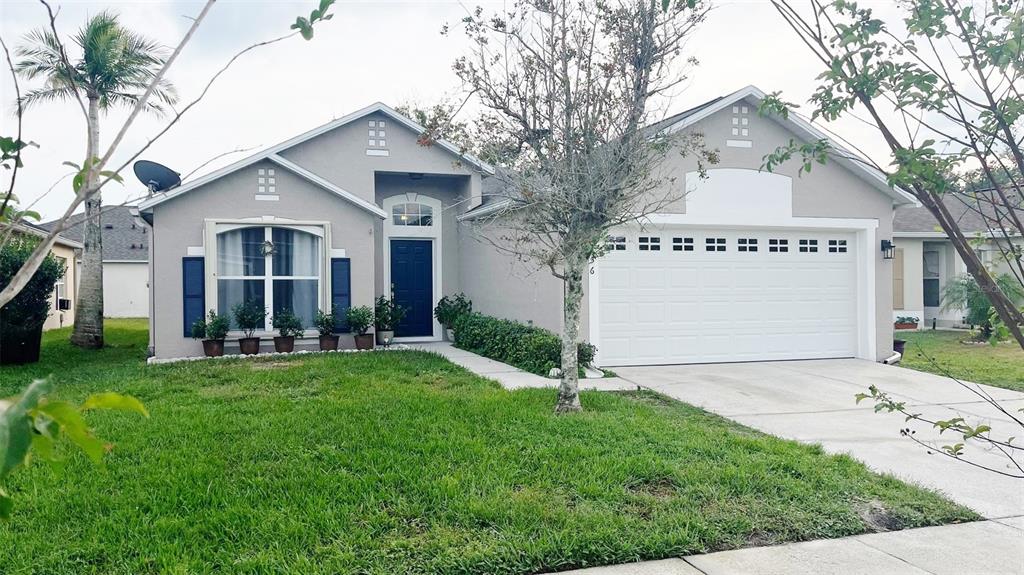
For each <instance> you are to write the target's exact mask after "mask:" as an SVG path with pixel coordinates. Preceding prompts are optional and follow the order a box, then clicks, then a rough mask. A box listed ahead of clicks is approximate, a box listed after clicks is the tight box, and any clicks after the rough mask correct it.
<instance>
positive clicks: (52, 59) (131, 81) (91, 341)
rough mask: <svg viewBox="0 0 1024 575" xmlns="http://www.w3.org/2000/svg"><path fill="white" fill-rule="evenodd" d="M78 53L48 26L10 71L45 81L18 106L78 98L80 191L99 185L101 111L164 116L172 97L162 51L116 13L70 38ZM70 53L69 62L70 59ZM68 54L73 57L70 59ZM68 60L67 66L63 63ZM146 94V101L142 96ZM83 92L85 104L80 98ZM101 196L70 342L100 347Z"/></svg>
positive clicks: (92, 207) (91, 214) (87, 224)
mask: <svg viewBox="0 0 1024 575" xmlns="http://www.w3.org/2000/svg"><path fill="white" fill-rule="evenodd" d="M72 42H73V44H74V45H75V46H76V47H77V49H78V52H79V54H78V55H77V58H74V57H72V56H69V55H68V54H67V52H66V48H65V47H66V46H67V44H66V43H62V42H60V41H59V40H58V38H57V36H56V35H55V34H54V32H52V31H51V30H47V29H38V30H33V31H32V32H29V34H28V35H27V36H26V37H25V43H24V44H22V45H21V46H19V47H18V48H17V49H16V50H15V55H16V56H17V57H18V58H19V60H18V61H17V62H16V64H15V70H16V71H17V72H18V74H20V75H21V76H22V78H24V79H26V80H30V81H32V80H37V79H42V80H43V86H42V87H40V88H36V89H33V90H29V91H27V92H26V93H25V94H24V95H23V96H22V105H24V106H25V107H32V106H36V105H39V104H43V103H47V102H77V103H78V104H79V105H80V106H83V107H84V110H83V112H84V113H85V115H86V117H87V118H88V121H87V122H86V127H87V133H86V144H85V160H84V161H83V163H82V166H85V168H84V169H83V168H82V167H80V166H78V165H75V168H76V169H78V170H81V171H82V172H83V177H78V178H76V180H75V185H76V186H77V188H79V189H81V188H84V189H86V190H93V189H96V187H97V186H96V184H97V181H98V178H100V177H101V174H100V171H98V170H96V169H92V165H93V164H94V163H96V160H97V156H98V155H99V145H100V143H99V142H100V120H101V114H102V113H106V112H107V111H108V110H110V109H112V108H115V107H128V108H130V107H132V106H135V105H137V104H140V103H141V109H142V110H144V111H147V112H154V113H158V114H161V113H163V112H164V111H165V109H166V107H167V106H172V105H173V104H174V103H175V102H176V101H177V94H176V93H175V89H174V86H173V85H171V83H170V82H169V81H168V80H167V79H166V78H164V77H159V78H158V77H157V74H158V73H159V72H160V70H161V68H162V67H163V65H164V63H165V62H166V53H167V51H166V49H165V48H163V47H162V46H160V45H159V44H157V43H156V42H154V41H152V40H150V39H148V38H146V37H144V36H142V35H140V34H137V33H136V32H133V31H131V30H129V29H127V28H125V27H124V26H122V25H121V24H120V22H119V21H118V16H117V14H115V13H113V12H109V11H103V12H100V13H99V14H96V15H94V16H92V17H91V18H89V20H88V21H87V22H86V23H85V25H84V26H83V27H82V28H81V29H80V30H79V31H78V33H77V34H75V35H74V37H73V38H72ZM70 58H73V59H70ZM69 59H70V60H69ZM66 61H68V62H69V63H70V64H71V65H70V66H68V65H65V62H66ZM147 92H148V93H149V98H146V99H145V100H144V99H143V98H142V96H143V94H146V93H147ZM83 96H84V102H83ZM102 205H103V200H102V196H101V194H100V192H99V190H98V189H96V191H95V192H92V193H89V194H88V197H87V199H86V200H85V221H84V229H83V238H82V240H83V242H82V243H83V245H84V248H83V250H82V270H81V275H80V276H79V278H80V281H79V286H78V302H77V304H76V305H75V325H74V331H73V332H72V334H71V343H73V344H74V345H77V346H80V347H85V348H99V347H103V235H102V233H101V230H102V229H103V226H102Z"/></svg>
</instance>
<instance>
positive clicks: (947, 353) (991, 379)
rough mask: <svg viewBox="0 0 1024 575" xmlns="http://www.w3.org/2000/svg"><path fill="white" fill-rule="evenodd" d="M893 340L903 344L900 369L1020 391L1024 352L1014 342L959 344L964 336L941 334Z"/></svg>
mask: <svg viewBox="0 0 1024 575" xmlns="http://www.w3.org/2000/svg"><path fill="white" fill-rule="evenodd" d="M896 337H898V338H900V339H905V340H907V347H906V349H905V350H904V351H905V352H906V353H905V354H904V356H903V360H902V361H901V362H900V365H902V366H903V367H909V368H913V369H917V370H920V371H927V372H929V373H937V374H939V375H946V374H947V373H948V374H949V375H952V376H954V377H956V378H959V379H964V380H967V381H973V382H975V383H985V384H988V385H994V386H996V387H1005V388H1006V389H1014V390H1017V391H1024V351H1022V350H1021V349H1020V347H1019V346H1018V345H1017V344H1016V343H1015V342H1009V343H1000V344H998V345H995V346H993V345H987V344H986V345H977V344H963V343H960V342H961V341H964V340H967V339H969V338H970V335H969V333H968V332H964V331H941V330H937V331H930V330H929V331H900V332H897V333H896ZM933 360H934V361H933Z"/></svg>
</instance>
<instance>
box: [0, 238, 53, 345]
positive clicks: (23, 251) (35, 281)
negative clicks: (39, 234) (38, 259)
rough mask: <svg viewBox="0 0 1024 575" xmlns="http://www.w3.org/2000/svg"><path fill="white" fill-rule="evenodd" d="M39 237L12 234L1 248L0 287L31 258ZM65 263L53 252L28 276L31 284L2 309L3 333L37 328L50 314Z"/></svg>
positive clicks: (0, 323) (1, 325)
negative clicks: (54, 291) (55, 288)
mask: <svg viewBox="0 0 1024 575" xmlns="http://www.w3.org/2000/svg"><path fill="white" fill-rule="evenodd" d="M36 245H38V241H37V240H36V239H35V238H24V237H13V238H11V240H10V241H9V242H8V243H7V245H5V246H4V247H3V248H2V249H0V289H3V288H5V287H7V284H8V283H10V281H11V280H12V279H13V278H14V274H16V273H17V272H18V270H19V269H21V266H22V265H23V264H24V263H25V262H26V261H28V258H29V256H31V255H32V250H34V249H35V248H36ZM64 272H65V265H64V264H62V263H61V262H60V260H58V259H57V257H56V256H54V255H53V254H52V253H51V254H49V255H47V256H46V258H45V259H44V260H43V263H42V265H40V266H39V269H38V270H36V273H35V274H33V275H32V278H31V279H29V280H28V284H26V285H25V288H24V289H23V290H21V293H19V294H18V295H17V296H15V297H14V299H12V300H11V301H10V302H9V303H8V304H7V305H5V306H4V307H3V310H2V312H0V320H2V321H0V327H2V329H3V332H4V333H9V332H22V331H34V330H38V329H39V328H40V327H41V326H42V325H43V323H44V322H45V321H46V318H47V316H49V315H50V306H51V305H52V304H51V303H50V297H52V296H53V288H54V286H55V285H56V284H57V280H58V279H60V278H61V277H63V276H64Z"/></svg>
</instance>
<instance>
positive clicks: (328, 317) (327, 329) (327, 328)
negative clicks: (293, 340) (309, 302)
mask: <svg viewBox="0 0 1024 575" xmlns="http://www.w3.org/2000/svg"><path fill="white" fill-rule="evenodd" d="M337 317H338V314H337V312H336V311H335V310H333V309H332V310H331V311H329V312H326V311H324V310H322V309H318V310H316V318H315V319H314V320H313V325H314V326H315V327H316V330H317V331H318V332H320V335H322V336H328V335H333V334H334V325H335V324H336V323H338V319H337Z"/></svg>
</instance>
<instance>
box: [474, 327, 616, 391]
mask: <svg viewBox="0 0 1024 575" xmlns="http://www.w3.org/2000/svg"><path fill="white" fill-rule="evenodd" d="M455 346H456V347H459V348H462V349H465V350H468V351H472V352H473V353H478V354H480V355H482V356H484V357H489V358H491V359H493V360H497V361H501V362H504V363H507V364H509V365H514V366H515V367H518V368H519V369H522V370H525V371H529V372H530V373H535V374H537V375H543V376H547V375H548V372H549V371H551V368H553V367H558V368H560V367H561V366H562V341H561V339H560V338H559V337H558V336H557V335H555V334H554V333H551V332H550V331H548V330H546V329H541V328H539V327H534V326H530V325H526V324H523V323H519V322H517V321H512V320H508V319H498V318H494V317H490V316H486V315H483V314H480V313H468V314H463V315H462V316H460V317H459V318H458V319H457V320H456V321H455ZM596 351H597V348H596V347H595V346H593V345H591V344H590V343H587V342H583V343H580V344H579V349H578V352H577V356H576V357H577V359H578V360H579V364H580V365H581V366H583V365H589V364H590V362H592V361H594V353H595V352H596Z"/></svg>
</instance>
